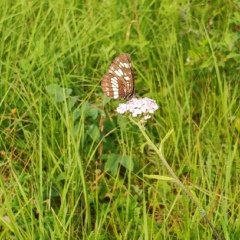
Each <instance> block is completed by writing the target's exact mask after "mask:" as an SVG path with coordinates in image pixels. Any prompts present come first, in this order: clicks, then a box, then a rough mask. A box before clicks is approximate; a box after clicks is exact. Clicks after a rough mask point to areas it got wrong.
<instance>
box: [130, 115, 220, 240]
mask: <svg viewBox="0 0 240 240" xmlns="http://www.w3.org/2000/svg"><path fill="white" fill-rule="evenodd" d="M130 120H131V122H133V123H134V124H136V125H137V126H138V128H139V129H140V131H141V132H142V134H143V136H144V137H145V139H146V140H147V142H148V144H149V145H150V146H151V147H152V148H153V150H154V151H155V152H156V153H157V154H158V156H159V158H160V159H161V161H162V163H163V165H164V166H165V167H166V168H167V170H168V172H169V173H170V175H171V176H172V177H173V178H174V180H175V181H176V183H177V184H178V185H179V186H180V187H181V188H182V189H183V191H184V192H185V193H186V194H187V195H188V197H189V198H190V199H191V200H192V201H193V202H194V203H195V205H196V207H197V208H199V209H200V211H201V213H202V216H203V217H204V219H205V220H206V222H207V223H208V225H209V226H210V228H211V229H212V231H213V234H214V236H215V238H216V239H218V240H221V237H220V236H219V234H218V232H217V230H216V229H215V228H214V226H213V225H212V223H211V221H210V219H209V218H208V217H207V215H206V212H205V210H204V209H203V208H202V206H201V205H200V203H199V202H198V201H197V199H196V198H195V197H193V195H192V194H191V192H190V191H189V190H188V188H187V187H186V186H185V185H184V184H183V183H182V182H181V181H180V179H179V178H178V177H177V175H176V174H175V173H174V171H173V170H172V168H171V167H170V165H169V164H168V162H167V160H166V159H165V157H164V155H163V153H162V148H163V144H164V142H165V141H166V140H167V139H168V138H169V136H170V135H171V134H172V132H173V129H171V130H170V131H169V132H168V133H167V134H166V136H165V137H164V138H163V140H162V141H161V144H160V147H159V149H158V148H157V147H156V146H155V145H154V143H153V142H152V140H151V139H150V138H149V136H148V135H147V133H146V131H145V127H144V126H143V125H142V124H141V123H140V122H137V121H135V120H133V118H132V117H130Z"/></svg>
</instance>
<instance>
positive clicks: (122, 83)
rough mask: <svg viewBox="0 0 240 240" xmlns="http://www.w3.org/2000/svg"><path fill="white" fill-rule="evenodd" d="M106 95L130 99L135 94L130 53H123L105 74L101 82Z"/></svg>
mask: <svg viewBox="0 0 240 240" xmlns="http://www.w3.org/2000/svg"><path fill="white" fill-rule="evenodd" d="M101 86H102V90H103V92H104V94H105V95H107V96H108V97H110V98H113V99H130V98H131V97H133V96H134V95H135V94H134V75H133V69H132V64H131V58H130V55H129V54H127V53H121V54H120V55H118V56H117V57H116V58H115V59H114V60H113V62H112V63H111V65H110V66H109V69H108V72H107V73H106V74H105V75H103V78H102V82H101Z"/></svg>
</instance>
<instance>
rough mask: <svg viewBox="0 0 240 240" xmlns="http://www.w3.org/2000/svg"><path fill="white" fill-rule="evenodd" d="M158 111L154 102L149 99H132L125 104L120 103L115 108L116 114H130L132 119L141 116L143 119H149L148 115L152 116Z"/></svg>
mask: <svg viewBox="0 0 240 240" xmlns="http://www.w3.org/2000/svg"><path fill="white" fill-rule="evenodd" d="M157 109H158V105H157V103H156V101H155V100H152V99H150V98H147V97H145V98H132V99H131V100H129V101H128V102H127V103H121V104H119V106H118V107H117V112H118V113H120V114H124V113H131V114H132V117H137V116H139V115H143V116H144V119H145V120H147V119H148V118H151V115H150V114H153V113H154V112H155V111H156V110H157Z"/></svg>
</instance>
